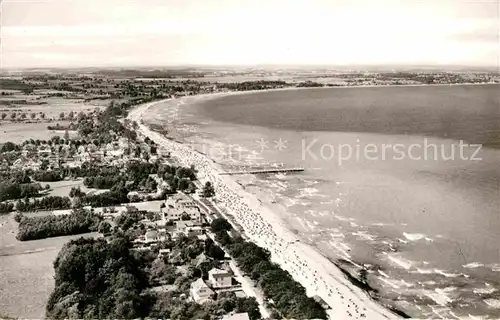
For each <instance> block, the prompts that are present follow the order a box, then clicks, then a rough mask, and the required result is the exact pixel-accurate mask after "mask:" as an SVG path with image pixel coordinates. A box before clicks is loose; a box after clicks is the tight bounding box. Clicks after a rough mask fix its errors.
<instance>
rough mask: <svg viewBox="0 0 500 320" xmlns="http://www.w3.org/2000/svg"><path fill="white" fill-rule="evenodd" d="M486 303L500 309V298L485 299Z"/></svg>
mask: <svg viewBox="0 0 500 320" xmlns="http://www.w3.org/2000/svg"><path fill="white" fill-rule="evenodd" d="M484 303H486V304H487V305H488V306H489V307H491V308H495V309H500V300H498V299H485V300H484Z"/></svg>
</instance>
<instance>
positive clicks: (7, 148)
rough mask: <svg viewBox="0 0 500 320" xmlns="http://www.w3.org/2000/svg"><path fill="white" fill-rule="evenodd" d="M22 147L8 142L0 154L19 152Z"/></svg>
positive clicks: (0, 150)
mask: <svg viewBox="0 0 500 320" xmlns="http://www.w3.org/2000/svg"><path fill="white" fill-rule="evenodd" d="M19 150H21V147H20V146H19V145H17V144H15V143H14V142H10V141H7V142H5V143H4V144H3V145H2V148H0V152H10V151H19Z"/></svg>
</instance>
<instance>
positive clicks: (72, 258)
mask: <svg viewBox="0 0 500 320" xmlns="http://www.w3.org/2000/svg"><path fill="white" fill-rule="evenodd" d="M183 240H186V239H183ZM193 242H195V240H186V241H179V242H177V241H176V242H169V243H170V245H171V246H173V248H177V249H187V248H189V247H190V246H192V245H193ZM198 244H199V241H198ZM201 247H202V248H203V244H202V246H201ZM131 249H132V243H131V242H130V240H129V239H128V238H127V237H124V236H123V235H120V234H119V233H116V234H114V235H113V236H112V237H111V238H110V240H108V241H106V240H104V239H92V238H80V239H77V240H72V241H70V242H68V243H67V244H66V245H64V247H63V248H62V250H61V251H60V252H59V254H58V257H57V258H56V260H55V262H54V269H55V288H54V290H53V292H52V293H51V295H50V298H49V301H48V303H47V307H46V311H47V313H46V316H47V317H48V318H51V319H67V318H78V319H81V318H95V319H98V318H99V319H108V318H118V319H136V318H154V319H160V318H161V319H175V320H181V319H182V320H190V319H193V320H194V319H214V320H215V319H220V318H221V316H223V315H224V314H228V313H230V312H238V313H239V312H247V313H248V314H249V317H250V319H252V320H256V319H260V318H261V315H260V312H259V305H258V303H257V301H256V300H255V298H237V297H236V296H235V294H234V293H221V294H219V295H218V296H217V300H216V301H213V302H207V303H204V304H197V303H195V302H192V301H189V300H187V299H186V298H185V297H184V298H183V297H181V296H182V294H186V293H187V292H188V290H189V285H190V283H191V282H192V281H194V279H192V278H191V279H190V278H188V277H185V276H182V275H181V274H180V273H179V272H178V271H177V270H176V268H175V266H174V265H172V264H171V263H170V262H168V261H167V260H165V259H161V258H157V254H156V253H155V252H153V251H146V252H139V251H132V250H131ZM196 252H197V253H196V254H199V253H201V252H203V249H201V251H200V250H196ZM158 284H174V285H175V287H176V289H174V290H173V291H169V292H165V293H157V292H153V291H150V290H149V288H150V287H151V286H154V285H158Z"/></svg>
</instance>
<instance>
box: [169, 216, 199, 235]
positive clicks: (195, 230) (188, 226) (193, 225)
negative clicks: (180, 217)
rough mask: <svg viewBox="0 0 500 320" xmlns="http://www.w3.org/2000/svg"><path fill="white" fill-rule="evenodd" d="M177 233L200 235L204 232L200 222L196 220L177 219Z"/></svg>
mask: <svg viewBox="0 0 500 320" xmlns="http://www.w3.org/2000/svg"><path fill="white" fill-rule="evenodd" d="M176 231H177V234H181V233H184V234H185V235H186V236H188V237H189V236H199V235H201V234H203V228H202V227H201V224H200V223H197V222H194V221H190V220H188V221H177V223H176Z"/></svg>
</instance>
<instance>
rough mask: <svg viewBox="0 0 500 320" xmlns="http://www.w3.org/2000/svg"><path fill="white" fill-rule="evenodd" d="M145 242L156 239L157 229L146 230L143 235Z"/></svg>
mask: <svg viewBox="0 0 500 320" xmlns="http://www.w3.org/2000/svg"><path fill="white" fill-rule="evenodd" d="M144 237H145V240H146V242H155V241H158V231H156V230H149V231H148V232H146V234H145V235H144Z"/></svg>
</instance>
